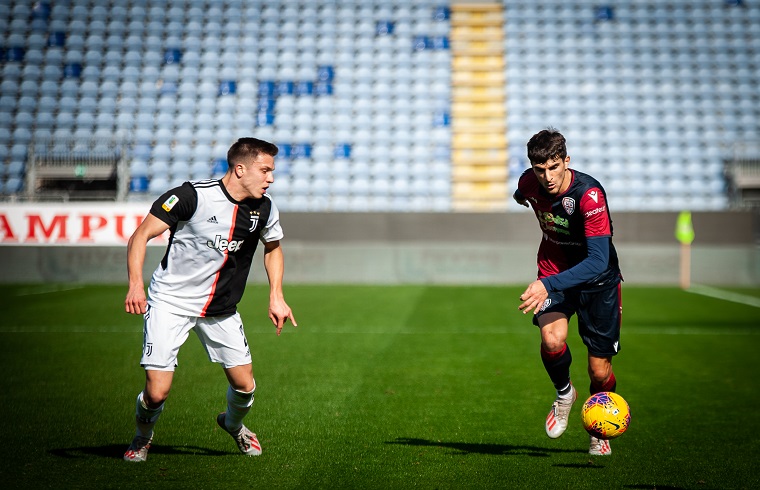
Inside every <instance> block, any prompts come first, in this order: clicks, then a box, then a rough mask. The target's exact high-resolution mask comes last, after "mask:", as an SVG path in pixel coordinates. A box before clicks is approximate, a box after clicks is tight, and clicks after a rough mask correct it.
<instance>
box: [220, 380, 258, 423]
mask: <svg viewBox="0 0 760 490" xmlns="http://www.w3.org/2000/svg"><path fill="white" fill-rule="evenodd" d="M255 391H256V385H255V384H254V388H253V391H251V392H249V393H246V392H243V391H238V390H236V389H234V388H233V387H232V386H229V387H228V388H227V415H226V416H225V419H224V425H225V426H226V427H227V430H229V431H231V432H234V431H237V430H240V427H241V426H242V425H243V419H244V418H245V416H246V415H247V414H248V412H249V411H250V410H251V406H252V405H253V393H254V392H255Z"/></svg>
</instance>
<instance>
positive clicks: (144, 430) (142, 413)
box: [135, 391, 164, 437]
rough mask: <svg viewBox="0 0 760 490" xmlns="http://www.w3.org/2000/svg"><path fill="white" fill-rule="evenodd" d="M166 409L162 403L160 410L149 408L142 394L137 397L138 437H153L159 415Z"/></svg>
mask: <svg viewBox="0 0 760 490" xmlns="http://www.w3.org/2000/svg"><path fill="white" fill-rule="evenodd" d="M163 409H164V404H163V403H162V404H161V406H160V407H158V408H148V406H147V405H146V404H145V401H144V400H143V393H142V391H141V392H140V394H139V395H137V405H136V408H135V418H136V419H137V423H136V425H137V435H138V436H142V437H151V436H152V435H153V427H154V426H155V425H156V422H157V421H158V417H159V415H161V412H162V411H163Z"/></svg>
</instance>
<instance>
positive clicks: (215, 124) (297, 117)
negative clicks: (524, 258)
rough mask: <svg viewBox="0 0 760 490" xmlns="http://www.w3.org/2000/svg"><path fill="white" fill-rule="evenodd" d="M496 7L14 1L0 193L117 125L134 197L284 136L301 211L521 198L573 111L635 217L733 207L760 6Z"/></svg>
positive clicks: (285, 170) (7, 9)
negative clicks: (544, 141)
mask: <svg viewBox="0 0 760 490" xmlns="http://www.w3.org/2000/svg"><path fill="white" fill-rule="evenodd" d="M477 4H479V5H481V6H482V5H483V4H486V8H485V10H483V9H482V8H481V10H480V11H479V10H478V8H477V7H476V8H475V10H473V7H472V5H471V3H470V2H466V1H462V2H459V3H458V2H445V1H443V0H403V1H402V0H362V1H359V0H356V1H351V2H344V1H337V0H246V1H243V0H110V1H109V0H106V1H100V0H66V1H60V2H56V1H55V0H49V1H40V2H34V3H30V2H28V1H25V0H6V1H5V2H3V3H2V4H0V59H2V70H1V71H0V159H1V160H2V162H0V163H2V166H1V168H2V172H0V184H2V185H0V196H2V197H3V198H5V199H12V198H14V197H20V196H23V195H24V181H23V179H24V175H26V173H27V172H26V169H25V165H27V164H28V158H30V155H33V154H34V152H33V151H29V149H32V148H35V146H34V145H35V144H38V143H39V142H40V141H43V140H45V139H46V138H48V139H49V138H55V139H60V138H83V137H86V136H87V135H90V136H92V135H96V136H97V137H106V136H108V137H110V138H116V139H118V140H119V141H120V143H121V144H123V145H124V147H126V148H128V150H127V153H128V155H127V163H126V165H127V166H128V168H129V169H130V172H131V175H130V178H129V182H130V184H129V185H130V193H129V197H128V198H129V199H150V198H151V197H152V196H153V195H154V194H155V193H157V192H160V191H162V190H165V189H164V187H165V186H166V185H169V184H173V183H176V182H180V181H182V180H183V179H192V178H207V177H209V176H212V175H218V173H219V171H220V168H218V166H217V162H218V161H219V160H220V159H224V158H225V156H226V155H225V152H226V149H227V148H228V147H229V145H230V144H231V143H232V141H233V140H234V139H235V138H237V137H240V136H246V135H253V136H258V137H260V138H262V139H268V140H272V141H274V142H275V143H276V144H278V146H280V148H281V149H282V151H281V154H280V157H279V158H278V172H277V181H276V182H275V184H274V186H273V187H272V189H271V192H272V194H273V195H275V196H276V197H277V202H278V204H280V206H281V207H282V208H283V209H286V210H297V211H364V210H374V211H381V210H382V211H452V210H454V211H482V210H493V211H498V210H505V209H508V210H515V211H520V210H521V208H519V207H518V206H514V205H513V203H510V200H509V194H510V193H511V189H513V188H514V187H515V186H516V180H517V178H518V177H519V175H520V173H521V172H522V171H523V170H524V169H525V168H527V162H526V158H525V142H526V141H527V139H528V138H529V137H530V136H531V135H532V134H533V133H535V132H536V131H538V130H540V129H542V128H545V127H547V126H554V127H557V128H558V129H560V130H561V131H562V132H563V133H564V134H565V135H566V136H567V138H568V143H569V151H570V154H571V157H572V166H574V167H575V168H577V169H579V170H588V171H589V172H591V173H593V174H594V175H595V176H597V177H598V178H599V179H600V180H601V181H602V182H603V183H604V185H605V186H606V187H607V188H608V190H610V200H611V201H612V202H611V206H612V207H613V208H614V209H616V210H654V211H659V210H663V211H666V210H680V209H692V210H721V209H727V208H728V207H729V206H731V205H732V204H735V202H734V201H731V200H730V199H729V197H730V192H729V188H730V184H731V182H729V181H728V180H727V176H729V177H730V175H731V173H730V172H727V171H726V168H727V162H729V161H730V160H731V159H732V157H733V155H734V153H735V152H734V147H735V146H736V145H737V144H741V145H746V144H747V143H748V142H753V141H759V140H760V35H759V34H758V33H759V32H760V6H758V5H757V4H756V3H755V2H726V1H723V0H695V1H692V2H677V1H671V2H668V1H662V0H642V1H638V2H623V1H613V0H609V1H607V2H606V3H603V2H588V1H586V0H547V1H543V2H534V1H532V0H509V1H505V2H502V3H498V2H497V3H489V2H477ZM547 19H550V20H551V22H552V25H553V26H554V29H552V32H551V35H547V32H546V28H545V25H546V22H547ZM478 36H480V37H478ZM483 39H486V40H487V42H484V41H483ZM479 49H480V50H481V51H478V50H479ZM483 50H485V51H483ZM38 147H39V146H38ZM146 148H147V151H146ZM756 157H757V156H756ZM756 157H752V156H750V158H749V160H748V161H750V162H753V161H755V160H760V158H756ZM753 158H754V160H753ZM745 160H746V159H745ZM486 198H487V199H486Z"/></svg>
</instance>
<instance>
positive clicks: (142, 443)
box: [124, 433, 153, 463]
mask: <svg viewBox="0 0 760 490" xmlns="http://www.w3.org/2000/svg"><path fill="white" fill-rule="evenodd" d="M151 442H153V433H151V434H150V437H143V436H135V438H134V439H132V444H130V445H129V448H128V449H127V452H125V453H124V461H131V462H133V463H142V462H143V461H145V460H146V459H148V449H150V443H151Z"/></svg>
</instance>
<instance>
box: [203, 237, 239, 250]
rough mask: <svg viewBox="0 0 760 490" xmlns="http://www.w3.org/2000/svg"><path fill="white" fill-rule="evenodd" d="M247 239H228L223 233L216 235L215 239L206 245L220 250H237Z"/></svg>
mask: <svg viewBox="0 0 760 490" xmlns="http://www.w3.org/2000/svg"><path fill="white" fill-rule="evenodd" d="M243 242H245V240H227V239H226V238H223V237H222V235H216V236H215V237H214V241H213V242H212V241H211V240H208V241H207V242H206V246H207V247H208V248H214V249H216V250H219V251H220V252H225V251H227V252H237V251H238V250H240V248H241V247H242V246H243Z"/></svg>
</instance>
